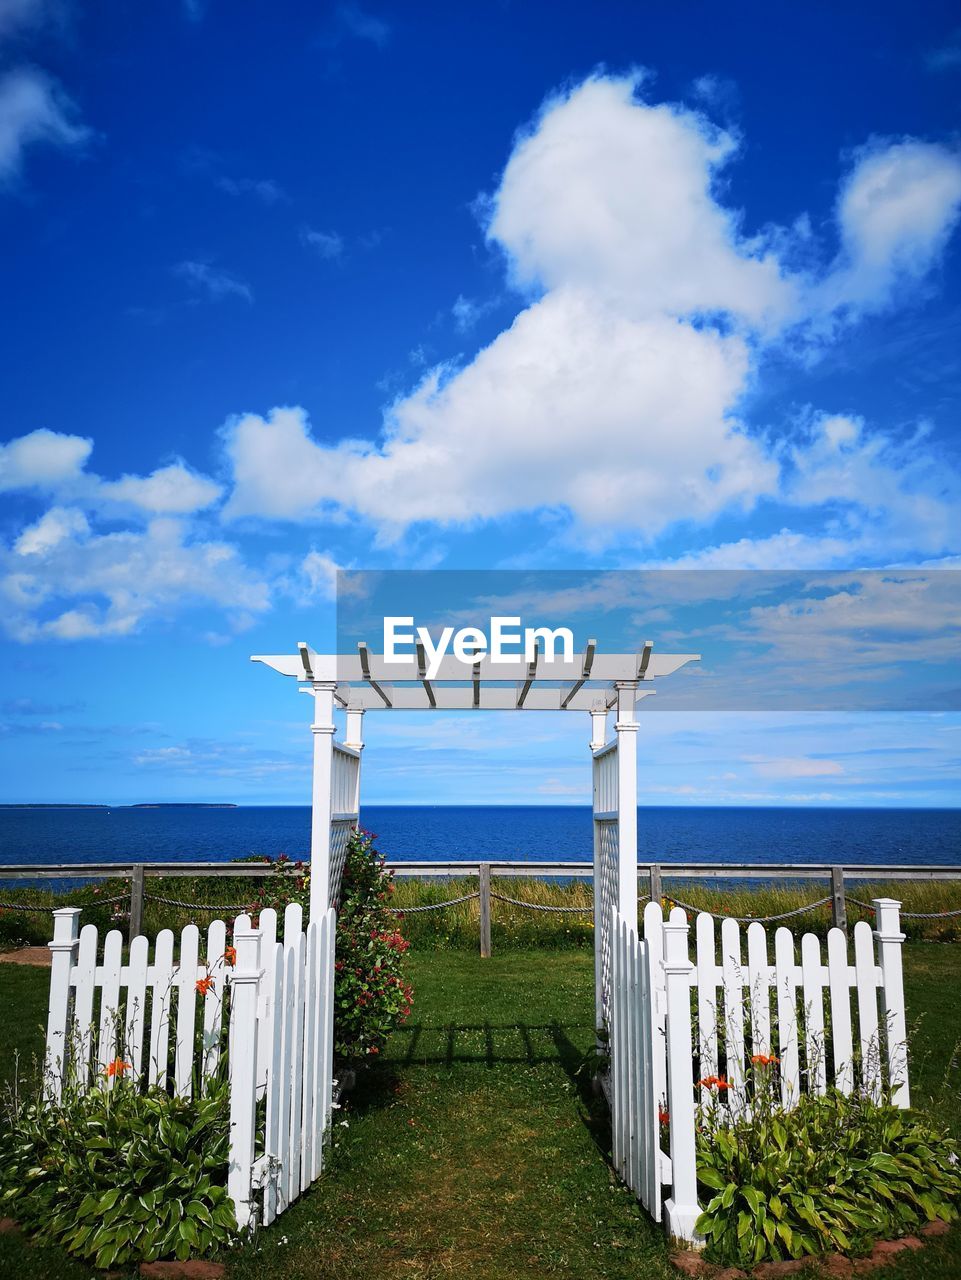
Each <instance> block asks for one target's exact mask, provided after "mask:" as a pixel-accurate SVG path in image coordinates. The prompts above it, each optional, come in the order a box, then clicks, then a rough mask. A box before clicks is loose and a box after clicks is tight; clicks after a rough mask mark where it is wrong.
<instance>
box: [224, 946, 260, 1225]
mask: <svg viewBox="0 0 961 1280" xmlns="http://www.w3.org/2000/svg"><path fill="white" fill-rule="evenodd" d="M234 947H235V948H236V950H237V958H236V961H235V963H234V967H233V969H232V971H231V974H230V1032H231V1034H230V1060H229V1072H230V1157H229V1163H228V1166H227V1194H228V1195H229V1196H230V1199H231V1200H232V1201H233V1205H234V1213H235V1215H236V1217H237V1226H238V1227H239V1228H240V1230H241V1231H245V1230H247V1228H248V1227H250V1226H251V1225H252V1224H253V1221H254V1216H255V1210H254V1190H253V1185H252V1184H253V1167H254V1148H255V1137H256V1110H257V1033H258V1030H259V1028H258V1026H257V997H258V988H259V984H260V979H261V977H262V975H263V970H262V969H261V967H260V930H259V929H235V930H234Z"/></svg>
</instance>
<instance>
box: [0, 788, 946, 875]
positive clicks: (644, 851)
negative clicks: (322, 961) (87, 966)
mask: <svg viewBox="0 0 961 1280" xmlns="http://www.w3.org/2000/svg"><path fill="white" fill-rule="evenodd" d="M959 812H961V811H959V810H958V809H956V808H950V807H939V808H934V807H931V806H927V807H920V806H919V807H905V806H898V807H894V806H888V807H877V806H875V807H866V806H840V805H837V806H824V805H821V806H813V805H812V806H800V805H729V804H721V805H694V804H691V805H676V804H672V805H639V806H638V810H637V814H638V820H637V827H638V862H639V863H642V864H646V863H651V862H664V863H670V862H690V861H697V862H717V863H718V864H730V863H750V862H758V863H772V862H782V863H802V862H804V863H830V864H838V863H844V864H855V863H889V864H891V865H897V864H923V863H927V864H948V865H952V866H953V865H961V819H959ZM360 821H361V825H362V826H363V827H364V828H365V829H367V830H369V831H372V832H374V833H375V834H376V835H377V844H378V848H379V849H380V850H381V852H382V853H383V854H384V855H385V856H386V857H388V858H390V859H392V860H397V861H404V860H407V861H472V860H478V861H502V860H506V861H531V862H583V861H588V860H590V859H591V857H592V856H593V824H592V814H591V807H590V805H589V804H570V803H564V802H560V803H554V804H513V805H510V804H497V805H488V804H485V805H469V804H459V805H455V804H432V805H424V804H420V805H414V804H403V805H400V804H397V805H394V804H367V805H363V806H362V808H361V815H360ZM309 850H310V806H309V805H306V804H304V805H254V804H246V805H236V806H226V805H224V804H222V803H218V804H213V805H207V804H205V803H202V802H193V803H183V802H176V803H172V804H166V803H163V802H156V803H154V804H147V805H143V806H135V805H121V806H109V805H103V806H98V805H94V804H86V805H79V806H70V805H67V804H65V805H63V806H53V805H37V806H33V805H22V806H16V805H13V806H0V866H2V865H3V864H4V863H6V864H10V863H30V862H38V863H47V864H58V863H62V864H69V863H82V862H117V863H119V864H125V865H130V864H131V863H134V862H174V861H177V862H200V861H218V862H219V861H231V860H234V859H238V858H246V857H250V856H251V855H262V856H268V857H271V858H276V857H278V856H279V855H281V854H286V855H288V856H290V857H292V858H306V857H308V856H309Z"/></svg>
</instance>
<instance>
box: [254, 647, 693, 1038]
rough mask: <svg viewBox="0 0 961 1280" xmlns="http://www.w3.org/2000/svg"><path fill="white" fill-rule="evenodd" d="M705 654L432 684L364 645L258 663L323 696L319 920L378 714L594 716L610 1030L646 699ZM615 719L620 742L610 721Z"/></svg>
mask: <svg viewBox="0 0 961 1280" xmlns="http://www.w3.org/2000/svg"><path fill="white" fill-rule="evenodd" d="M699 657H700V655H699V654H695V653H673V654H667V653H655V652H654V645H653V642H652V641H650V640H648V641H646V642H645V643H644V645H643V647H642V648H641V650H640V651H639V652H637V653H598V652H597V643H596V641H594V640H589V641H588V643H587V647H586V649H585V650H584V653H583V654H582V655H581V656H580V657H578V658H575V659H574V660H572V661H564V660H563V659H560V658H559V659H556V660H553V661H550V662H548V661H546V660H545V659H544V658H543V655H541V654H540V653H538V654H536V655H535V658H534V660H533V661H531V662H527V661H525V660H524V659H523V658H520V657H518V658H516V659H510V660H508V661H504V660H501V661H499V662H497V663H494V662H493V661H492V660H491V658H490V656H489V655H485V656H483V657H481V658H479V659H478V660H477V661H476V662H474V663H472V664H470V665H466V664H465V663H463V662H461V661H460V660H459V659H458V658H456V657H453V656H448V657H445V658H443V659H442V660H441V662H440V666H439V669H438V671H437V673H436V675H435V676H434V677H433V678H431V679H428V677H427V661H426V655H425V653H424V650H423V647H422V646H421V645H419V644H418V645H417V658H416V661H415V662H413V663H410V664H402V663H398V662H388V661H387V660H386V659H385V658H384V656H383V655H381V654H376V653H371V652H370V650H369V648H368V646H367V645H366V644H359V645H358V651H357V653H356V655H353V654H351V655H343V654H340V655H334V654H318V653H315V652H314V651H313V650H312V649H311V648H310V646H309V645H307V644H306V643H304V642H301V643H299V644H298V646H297V652H296V653H294V654H274V655H270V656H266V655H261V654H257V655H254V656H253V658H252V661H254V662H263V663H264V664H265V665H266V666H268V667H271V668H272V669H273V670H274V671H277V672H279V673H280V674H281V675H284V676H288V677H290V678H291V679H294V680H297V681H298V682H299V683H300V685H301V688H302V690H303V692H305V693H311V694H312V695H313V698H314V718H313V724H312V726H311V731H312V733H313V740H314V758H313V798H312V812H311V845H310V911H311V917H312V918H319V917H320V915H321V914H322V913H323V912H324V911H325V910H326V909H327V907H328V906H329V905H333V904H334V903H335V902H336V899H337V896H338V892H339V883H340V873H341V871H342V869H343V859H344V852H345V849H346V845H347V840H348V837H349V834H350V831H351V829H352V828H353V826H354V825H355V824H356V823H357V820H358V817H359V812H360V755H361V751H362V750H363V746H364V740H363V719H364V714H365V712H367V711H374V712H382V711H468V712H470V711H584V712H588V713H589V714H590V719H591V736H590V748H591V753H592V756H593V773H594V794H593V808H594V948H595V954H594V962H595V981H596V990H595V1007H596V1022H597V1026H598V1028H602V1027H605V1026H606V1025H607V1024H608V1021H609V1018H608V1012H609V1000H610V982H611V978H610V975H611V955H612V943H611V923H610V922H611V911H612V908H614V907H616V908H617V910H618V914H619V915H620V916H621V917H623V918H624V919H626V920H630V921H633V922H634V925H635V927H636V923H637V730H638V727H639V726H638V722H637V717H636V708H637V703H638V701H639V699H641V698H645V697H648V696H650V695H651V694H653V693H654V692H655V682H656V681H657V679H659V678H661V677H664V676H668V675H672V674H673V673H674V672H675V671H677V670H678V669H679V668H680V667H682V666H684V665H685V663H688V662H695V661H697V660H698V659H699ZM335 707H336V708H340V709H342V710H344V711H346V722H347V723H346V733H345V735H344V742H343V743H338V742H335V741H334V709H335ZM611 711H613V712H614V713H615V720H614V736H613V737H612V738H611V739H610V740H608V737H607V718H608V715H609V713H610V712H611Z"/></svg>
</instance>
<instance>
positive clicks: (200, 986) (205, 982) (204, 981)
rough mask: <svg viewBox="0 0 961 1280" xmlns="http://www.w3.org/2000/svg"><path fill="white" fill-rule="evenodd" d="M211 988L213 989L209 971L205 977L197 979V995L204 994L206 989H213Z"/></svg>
mask: <svg viewBox="0 0 961 1280" xmlns="http://www.w3.org/2000/svg"><path fill="white" fill-rule="evenodd" d="M213 989H214V980H213V978H212V977H211V976H210V974H209V973H208V974H207V976H206V978H198V979H197V994H198V995H201V996H205V995H206V994H207V992H208V991H213Z"/></svg>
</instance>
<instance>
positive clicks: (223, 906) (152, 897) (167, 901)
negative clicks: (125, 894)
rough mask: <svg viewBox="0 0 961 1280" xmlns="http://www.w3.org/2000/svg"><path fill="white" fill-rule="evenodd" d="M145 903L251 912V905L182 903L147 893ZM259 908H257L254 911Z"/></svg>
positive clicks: (188, 908) (192, 908)
mask: <svg viewBox="0 0 961 1280" xmlns="http://www.w3.org/2000/svg"><path fill="white" fill-rule="evenodd" d="M143 900H144V902H162V903H163V904H164V906H165V907H183V908H184V909H185V910H187V911H249V910H250V909H251V904H250V903H249V902H245V903H243V904H242V905H241V906H234V905H233V904H231V903H228V902H181V901H180V900H179V898H161V897H160V896H159V894H156V893H145V894H144V896H143ZM256 909H257V908H256V907H255V908H254V910H256Z"/></svg>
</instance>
